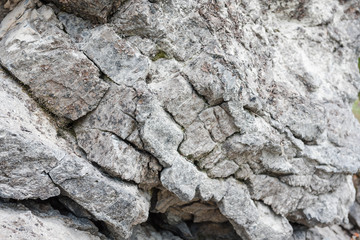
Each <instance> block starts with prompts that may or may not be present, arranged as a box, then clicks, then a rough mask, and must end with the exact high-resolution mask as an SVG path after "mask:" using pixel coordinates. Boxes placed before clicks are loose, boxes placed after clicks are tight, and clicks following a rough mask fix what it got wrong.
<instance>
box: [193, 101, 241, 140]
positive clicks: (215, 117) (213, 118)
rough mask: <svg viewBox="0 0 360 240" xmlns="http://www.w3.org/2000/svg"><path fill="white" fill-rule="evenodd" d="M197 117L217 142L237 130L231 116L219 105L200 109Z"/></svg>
mask: <svg viewBox="0 0 360 240" xmlns="http://www.w3.org/2000/svg"><path fill="white" fill-rule="evenodd" d="M199 118H200V120H201V121H202V122H203V123H204V125H205V128H206V129H207V130H208V131H209V132H210V134H211V136H212V137H213V138H214V139H215V141H217V142H223V141H225V139H226V138H227V137H228V136H230V135H232V134H233V133H235V132H237V131H238V129H237V127H236V126H235V124H234V120H233V119H232V117H231V116H230V115H229V114H227V113H226V111H225V110H224V109H222V108H221V107H219V106H216V107H212V108H208V109H206V110H204V111H202V112H201V114H200V115H199Z"/></svg>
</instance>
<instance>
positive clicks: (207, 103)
mask: <svg viewBox="0 0 360 240" xmlns="http://www.w3.org/2000/svg"><path fill="white" fill-rule="evenodd" d="M180 75H181V76H182V77H183V78H184V79H185V80H186V81H187V82H188V83H189V85H190V87H191V88H192V90H193V92H194V93H195V94H196V95H197V96H198V97H199V98H201V99H202V100H204V102H205V103H206V105H207V106H214V105H211V104H209V102H208V101H207V100H206V98H205V96H204V95H202V94H200V93H199V92H198V91H197V90H196V88H195V86H194V85H193V84H192V83H191V81H190V79H189V76H188V75H186V74H185V73H184V72H180ZM222 102H223V101H222ZM222 102H221V103H222ZM221 103H220V104H221ZM215 105H219V104H215ZM207 106H205V108H206V107H207Z"/></svg>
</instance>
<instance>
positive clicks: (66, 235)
mask: <svg viewBox="0 0 360 240" xmlns="http://www.w3.org/2000/svg"><path fill="white" fill-rule="evenodd" d="M0 215H1V219H0V224H1V228H2V230H1V232H0V238H2V239H39V240H46V239H59V240H60V239H64V240H65V239H69V240H76V239H79V240H100V239H101V238H100V237H99V236H97V235H93V234H91V233H90V232H87V231H86V230H81V229H76V228H74V224H76V223H75V222H74V220H73V219H71V218H70V217H65V216H62V215H60V213H53V214H49V215H45V216H41V215H40V216H39V215H38V214H36V213H34V212H32V211H30V210H29V209H28V208H26V207H24V206H22V205H15V206H14V205H11V204H1V206H0ZM83 224H84V223H83Z"/></svg>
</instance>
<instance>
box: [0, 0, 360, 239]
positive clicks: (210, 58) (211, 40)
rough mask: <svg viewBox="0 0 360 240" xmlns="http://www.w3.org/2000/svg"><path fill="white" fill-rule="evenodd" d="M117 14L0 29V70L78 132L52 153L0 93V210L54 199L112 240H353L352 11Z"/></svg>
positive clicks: (37, 12)
mask: <svg viewBox="0 0 360 240" xmlns="http://www.w3.org/2000/svg"><path fill="white" fill-rule="evenodd" d="M56 2H60V1H56ZM120 2H122V1H109V0H107V1H105V0H104V1H94V2H92V4H93V5H91V6H92V7H90V5H89V4H88V3H89V1H78V2H76V3H75V1H62V4H61V6H63V7H64V8H61V7H60V8H61V9H58V8H57V7H55V6H54V5H53V4H49V5H47V6H41V4H42V3H41V2H38V1H35V0H34V1H30V0H29V1H23V2H21V3H19V4H18V5H17V7H15V8H14V9H13V10H12V11H11V12H9V13H8V14H7V16H6V17H5V18H4V20H3V21H2V24H1V27H0V39H1V43H2V45H0V53H2V54H0V63H1V65H4V66H5V67H6V69H8V70H9V72H10V73H11V74H13V75H14V76H15V77H16V78H17V79H18V80H20V82H22V83H25V85H27V87H26V89H27V90H29V92H31V97H32V98H35V99H37V100H38V102H40V103H42V104H43V106H45V107H46V108H47V109H48V110H47V111H50V112H52V113H54V115H52V116H53V117H52V119H53V120H55V121H59V120H60V119H59V118H63V117H65V118H68V119H70V120H77V121H76V122H74V123H72V124H70V125H66V127H69V128H70V131H66V130H64V129H58V133H59V134H58V135H64V139H60V138H59V137H56V136H55V135H56V130H55V128H54V127H53V126H52V125H51V126H50V127H46V126H47V125H46V124H42V123H41V121H38V119H35V118H33V115H39V116H40V118H42V117H43V116H44V115H46V113H44V112H37V111H29V112H26V111H23V108H22V107H17V106H22V105H21V102H22V100H21V99H22V98H19V99H20V101H17V103H16V104H14V105H11V104H8V103H9V100H8V99H12V98H11V97H12V96H19V95H18V92H19V90H15V91H13V92H11V91H10V92H9V90H7V89H6V86H7V85H6V84H5V85H4V87H3V89H5V90H4V91H3V92H6V93H7V94H5V95H4V94H3V95H1V96H0V99H1V100H2V101H3V102H4V103H5V104H7V105H9V106H0V108H2V109H5V112H6V113H4V114H3V115H5V116H6V118H0V120H1V119H6V123H5V121H4V123H3V122H2V121H0V126H1V127H2V128H1V129H3V132H5V133H6V134H3V135H1V134H0V139H2V141H3V142H5V143H6V145H4V146H0V149H1V152H0V156H4V159H5V160H7V159H10V161H5V160H4V162H6V163H9V164H8V165H4V166H6V171H7V173H9V174H8V175H6V174H3V176H2V177H4V179H5V181H4V184H3V185H2V186H4V187H3V188H1V189H5V190H6V191H8V190H9V189H10V190H11V191H10V190H9V191H8V197H9V196H10V197H13V196H15V198H16V199H27V198H43V199H45V198H49V197H52V196H55V195H57V194H59V193H61V194H63V195H66V196H67V197H68V199H69V201H70V203H69V202H66V203H64V205H65V206H66V207H67V209H68V210H69V211H73V212H74V214H78V215H81V216H85V217H86V218H89V219H92V220H94V221H100V222H104V223H105V224H106V226H107V227H108V228H109V229H108V230H110V233H112V235H111V234H110V235H111V236H110V235H109V236H110V237H113V238H115V239H123V238H127V237H130V235H131V228H133V227H135V229H136V231H135V233H134V234H133V235H132V237H133V238H135V239H136V238H137V239H141V238H143V239H145V238H146V239H147V238H149V239H171V238H174V236H173V234H172V233H174V234H176V235H178V236H180V237H181V238H184V239H192V238H205V239H219V238H226V239H291V238H293V239H327V238H329V239H346V238H350V236H346V234H345V235H344V233H343V232H342V231H341V229H340V227H339V226H346V228H347V229H351V225H349V224H347V223H348V219H347V217H348V214H349V209H350V206H352V205H353V202H354V199H355V191H354V187H353V184H352V182H351V175H352V174H354V173H357V172H358V171H359V168H360V165H359V162H360V161H359V160H360V158H359V156H360V150H359V149H360V148H359V147H358V145H359V142H360V135H359V132H360V125H359V123H358V121H357V120H356V119H355V118H354V117H353V116H352V113H351V109H350V106H351V104H352V103H353V102H354V101H355V99H356V98H357V94H358V89H360V81H359V79H360V76H359V72H358V68H357V66H356V65H357V59H358V55H359V54H358V53H359V51H358V50H359V49H360V39H359V36H360V35H359V34H360V30H359V27H358V26H359V16H358V15H359V14H358V12H359V11H358V10H359V6H360V5H359V3H358V1H356V0H347V1H343V0H341V1H337V0H327V1H325V0H306V1H261V0H253V1H250V0H243V1H241V2H240V1H231V0H224V1H211V2H210V3H209V2H208V1H205V0H199V1H188V0H171V1H158V0H150V1H148V0H132V1H124V2H122V4H121V5H117V4H118V3H120ZM9 3H10V2H9ZM105 3H106V4H107V5H106V6H105V5H103V7H104V9H103V11H102V12H101V13H100V11H99V9H100V8H99V6H101V4H105ZM79 4H83V5H81V6H79V7H78V9H76V6H78V5H79ZM1 6H2V5H1ZM58 6H60V5H59V4H58ZM50 7H51V8H52V9H53V10H51V9H50ZM118 7H119V8H118ZM85 8H86V9H85ZM115 8H117V11H116V12H115V11H113V10H115ZM69 9H70V10H71V11H73V12H75V13H76V14H77V15H80V16H83V17H86V18H88V19H91V20H92V21H93V23H94V20H95V21H106V20H107V18H110V19H109V22H110V23H109V24H106V25H94V24H93V23H91V21H87V20H84V19H81V18H80V17H75V15H72V14H69V13H64V12H61V11H62V10H64V11H69ZM54 12H56V14H54ZM57 18H58V19H59V20H58V19H57ZM54 42H55V43H54ZM52 47H54V48H56V49H53V48H52ZM49 49H50V50H49ZM10 53H11V54H10ZM55 53H56V54H57V53H59V54H58V55H56V56H55ZM60 53H61V54H60ZM70 53H71V54H72V55H71V54H70ZM26 54H28V55H26ZM66 54H68V55H71V58H70V57H69V58H65V57H64V56H68V55H66ZM82 59H84V61H85V62H86V64H79V63H81V61H82ZM36 61H37V62H36ZM51 61H53V62H54V64H57V65H56V67H53V69H50V70H51V72H49V73H48V75H46V71H45V70H46V69H45V70H43V69H42V66H43V67H44V66H47V65H46V64H48V63H49V62H51ZM92 62H94V63H92ZM15 63H16V64H17V65H16V64H15ZM20 63H21V64H20ZM25 63H26V64H25ZM77 63H78V64H77ZM76 64H77V65H76ZM95 64H96V66H95ZM74 66H75V68H74ZM71 69H75V70H76V71H78V73H81V74H84V73H85V72H89V71H90V72H89V75H91V76H90V77H89V79H88V80H89V81H88V82H87V83H89V85H86V84H85V85H86V87H83V86H84V85H82V84H84V81H83V80H84V78H81V76H79V75H78V74H77V73H76V74H73V75H76V76H75V80H74V76H72V75H71ZM75 70H74V71H75ZM100 71H101V72H100ZM99 74H101V78H103V79H104V81H102V80H100V78H99V77H98V76H99ZM52 78H54V79H55V78H56V80H58V82H60V83H61V84H63V85H64V86H67V87H68V89H67V90H66V91H65V90H62V89H61V88H60V87H59V86H58V85H53V84H52V82H51V84H47V82H46V81H45V80H47V79H52ZM69 79H70V80H69ZM72 80H73V82H72ZM69 82H71V84H70V85H66V84H68V83H69ZM105 82H107V83H105ZM73 83H74V84H75V83H76V84H75V85H74V84H73ZM9 86H10V85H9ZM107 88H109V90H108V91H107V90H106V89H107ZM69 89H70V90H71V91H70V90H69ZM69 92H70V93H71V94H70V93H69ZM50 94H54V96H55V98H54V99H55V100H56V101H53V102H51V101H50V102H48V101H49V99H48V97H47V96H48V95H49V96H50ZM82 98H86V99H85V100H84V101H82ZM3 99H5V100H3ZM50 100H51V99H50ZM24 102H26V101H24ZM69 103H71V104H75V105H76V107H77V108H78V109H80V110H79V111H80V112H77V109H76V107H75V106H74V111H70V110H69V109H66V106H69ZM12 106H15V107H12ZM16 109H20V110H19V113H16V114H15V112H16ZM29 109H30V108H29ZM7 112H10V113H11V114H10V115H11V116H17V119H16V120H14V119H12V118H8V117H7ZM25 112H26V113H25ZM1 114H2V113H0V116H1ZM22 116H24V117H23V119H21V118H20V117H22ZM41 116H42V117H41ZM22 123H24V124H22ZM18 125H20V126H22V127H23V128H22V129H25V130H22V129H21V128H20V130H19V128H17V127H16V126H18ZM42 125H44V126H42ZM44 127H45V129H43V128H44ZM62 127H63V128H64V127H65V125H62ZM37 128H39V129H43V130H41V131H38V129H37ZM27 129H29V130H30V131H31V133H29V132H27V131H26V130H27ZM47 129H49V130H47ZM72 130H74V132H75V133H76V135H77V136H76V137H77V142H76V139H75V138H74V136H71V134H70V132H71V133H74V132H73V131H72ZM14 134H16V135H14ZM1 136H3V137H2V138H1ZM12 143H16V146H20V148H21V149H24V150H25V151H26V152H20V151H18V148H11V146H12V145H11V144H12ZM71 144H78V145H79V146H80V147H81V148H82V149H83V150H84V151H81V150H80V147H71ZM72 148H74V150H73V149H72ZM73 152H76V154H78V156H75V155H74V154H73ZM11 154H13V155H11ZM12 156H16V158H15V157H12ZM29 156H31V158H30V157H29ZM79 157H81V158H79ZM43 158H46V160H47V161H40V163H38V162H36V161H35V159H43ZM86 158H88V159H86ZM16 159H20V160H21V161H19V162H15V161H14V160H16ZM30 160H31V161H30ZM86 160H89V161H91V162H92V163H93V164H90V163H89V162H87V161H86ZM25 163H30V164H29V165H27V164H25ZM157 163H159V164H160V165H161V166H160V165H158V164H157ZM21 166H25V168H21ZM27 169H31V170H33V171H32V172H31V171H30V170H27ZM43 170H44V172H43V174H39V173H42V171H43ZM19 172H21V174H20V175H19V174H18V173H19ZM49 175H50V176H51V178H50V177H49ZM158 177H159V178H160V179H158ZM34 179H35V180H36V182H35V183H34ZM354 179H355V181H354V182H355V183H356V185H358V180H356V178H354ZM18 180H19V181H18ZM27 180H28V182H29V183H31V186H29V184H27V182H26V181H27ZM52 181H54V182H55V183H53V182H52ZM123 181H128V182H127V183H125V182H123ZM14 186H15V188H14V189H11V187H14ZM139 188H142V189H143V190H145V191H147V192H148V193H144V192H143V190H139ZM18 189H20V190H24V191H23V192H21V191H17V190H18ZM49 189H50V190H51V189H52V190H54V191H53V192H51V191H50V190H49ZM59 189H61V191H59ZM5 190H3V192H5ZM35 191H36V192H35ZM3 192H1V193H3ZM50 193H51V194H50ZM19 194H22V195H19ZM26 194H28V195H26ZM149 194H152V196H151V204H150V195H149ZM58 198H62V197H58ZM70 199H71V200H70ZM26 201H28V200H26ZM48 201H51V200H48ZM71 201H72V202H71ZM74 202H75V204H74ZM31 204H32V205H36V204H35V203H34V202H31ZM150 205H151V207H150ZM354 206H356V205H354ZM149 211H150V212H152V213H151V214H150V215H149V216H150V219H149V221H148V223H147V224H141V225H139V224H140V223H143V222H144V221H146V218H147V216H148V213H149ZM356 211H357V210H356V207H353V212H352V213H351V214H350V219H351V220H352V222H353V223H355V222H356V221H354V219H355V215H356ZM289 222H291V224H292V225H290V224H289ZM149 224H152V225H154V226H149ZM333 224H335V225H336V226H335V227H326V226H330V225H333ZM355 225H356V224H355ZM153 227H156V228H157V230H154V229H153ZM319 227H322V228H319ZM167 231H171V232H172V233H169V232H167ZM214 232H217V233H219V234H223V235H222V236H221V235H220V236H219V235H217V234H216V233H214ZM292 232H294V233H292ZM200 233H201V234H200ZM236 235H237V236H236ZM175 238H176V237H175Z"/></svg>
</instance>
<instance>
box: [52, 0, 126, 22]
mask: <svg viewBox="0 0 360 240" xmlns="http://www.w3.org/2000/svg"><path fill="white" fill-rule="evenodd" d="M46 1H47V2H52V3H55V4H56V5H57V6H58V7H59V8H60V9H63V10H64V11H66V12H70V13H74V14H76V15H79V16H81V17H83V18H86V19H90V20H92V21H94V22H100V23H106V22H107V20H108V17H109V15H110V14H111V13H114V12H115V11H116V10H117V8H118V7H119V6H120V4H121V3H122V2H124V0H66V1H63V0H46Z"/></svg>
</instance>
